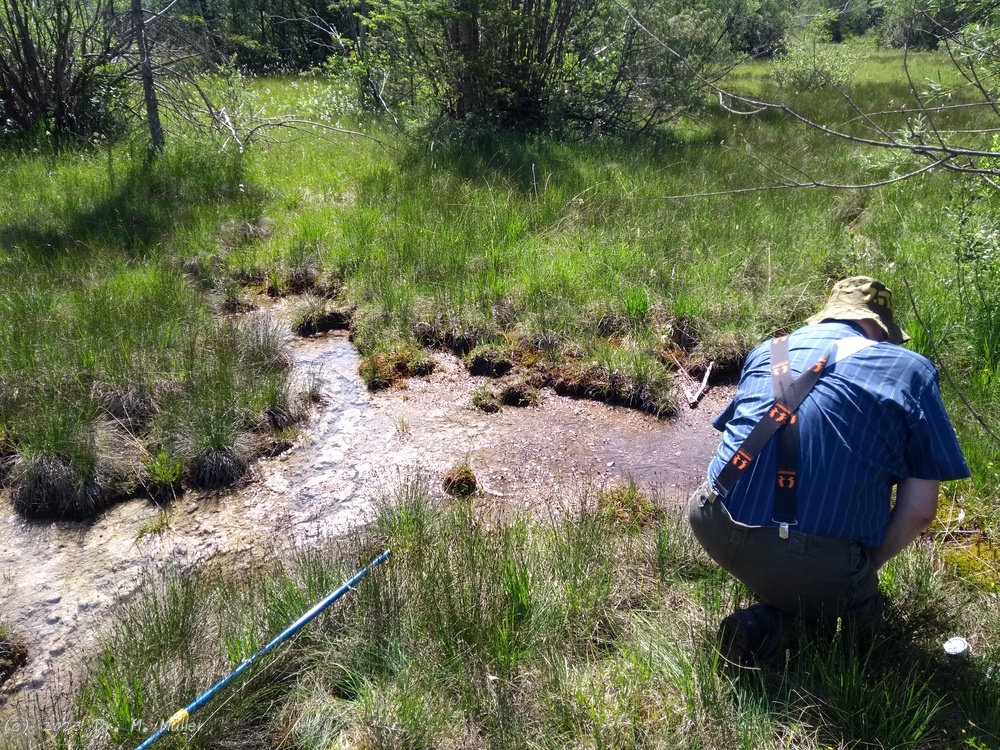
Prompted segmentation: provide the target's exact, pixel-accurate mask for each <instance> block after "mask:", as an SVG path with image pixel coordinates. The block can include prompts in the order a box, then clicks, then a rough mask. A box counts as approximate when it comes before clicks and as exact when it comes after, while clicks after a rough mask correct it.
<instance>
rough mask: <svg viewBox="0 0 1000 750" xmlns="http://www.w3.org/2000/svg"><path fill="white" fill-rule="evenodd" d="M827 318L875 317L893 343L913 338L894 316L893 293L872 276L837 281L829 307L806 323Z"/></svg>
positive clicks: (872, 318) (859, 318) (860, 318)
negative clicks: (898, 323)
mask: <svg viewBox="0 0 1000 750" xmlns="http://www.w3.org/2000/svg"><path fill="white" fill-rule="evenodd" d="M824 320H873V321H875V323H877V324H878V326H879V328H881V329H882V330H883V331H885V333H886V335H887V336H888V337H889V341H891V342H892V343H894V344H902V343H904V342H906V341H909V340H910V337H909V336H907V335H906V332H905V331H903V329H902V328H900V327H899V326H898V325H896V322H895V321H894V320H893V319H892V292H891V291H889V289H888V287H886V285H885V284H883V283H882V282H881V281H876V280H875V279H873V278H870V277H868V276H852V277H851V278H849V279H843V280H842V281H838V282H837V283H836V284H834V285H833V291H832V292H830V299H828V300H827V301H826V307H824V308H823V309H822V310H820V311H819V312H818V313H816V314H815V315H813V316H812V317H811V318H809V319H808V320H807V321H806V323H822V322H823V321H824Z"/></svg>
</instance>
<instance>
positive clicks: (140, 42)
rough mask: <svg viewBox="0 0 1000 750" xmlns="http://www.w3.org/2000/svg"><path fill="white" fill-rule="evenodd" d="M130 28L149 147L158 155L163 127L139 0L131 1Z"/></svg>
mask: <svg viewBox="0 0 1000 750" xmlns="http://www.w3.org/2000/svg"><path fill="white" fill-rule="evenodd" d="M132 28H133V30H134V32H135V44H136V48H137V49H138V52H139V77H140V78H141V79H142V95H143V99H144V100H145V103H146V122H147V123H148V125H149V140H150V146H151V147H152V150H153V151H154V152H155V153H158V154H159V153H162V152H163V148H164V146H165V142H164V137H163V125H162V124H161V123H160V105H159V102H158V101H157V100H156V87H155V86H154V82H153V61H152V60H150V58H149V47H148V45H147V44H146V18H145V16H144V15H143V11H142V2H141V0H132Z"/></svg>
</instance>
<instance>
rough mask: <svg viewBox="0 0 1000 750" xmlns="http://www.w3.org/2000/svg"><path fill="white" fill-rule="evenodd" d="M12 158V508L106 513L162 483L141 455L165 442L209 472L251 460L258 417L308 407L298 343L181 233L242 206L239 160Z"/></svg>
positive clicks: (8, 329) (6, 269)
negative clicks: (296, 364) (242, 303)
mask: <svg viewBox="0 0 1000 750" xmlns="http://www.w3.org/2000/svg"><path fill="white" fill-rule="evenodd" d="M4 160H5V161H6V162H7V164H5V167H6V166H9V167H10V169H9V170H8V171H5V173H4V174H5V178H4V179H5V181H7V182H8V183H9V184H12V185H15V186H20V187H24V190H23V191H13V192H5V200H4V201H3V202H2V204H0V218H2V228H0V247H2V252H0V275H2V277H3V278H4V279H5V283H4V287H3V290H2V292H0V423H2V425H3V427H2V430H0V458H2V459H3V461H2V462H0V465H3V466H4V467H6V468H7V469H8V470H9V481H10V483H11V485H12V494H13V499H14V505H15V507H16V508H18V509H19V510H20V511H22V512H23V513H24V514H26V515H28V516H43V517H53V518H87V517H91V516H93V515H94V514H95V513H96V512H98V511H99V510H100V509H101V508H102V507H104V506H105V505H107V504H108V503H109V502H111V501H113V500H115V499H118V498H121V497H127V496H130V495H132V494H135V493H137V492H141V490H142V488H143V486H144V485H148V484H150V483H151V482H152V483H155V481H156V480H155V479H153V478H151V477H149V476H148V474H147V472H146V471H145V468H144V467H145V466H147V465H149V462H148V460H147V459H149V458H150V457H151V456H154V455H158V454H159V453H161V452H162V451H167V452H168V454H169V453H173V454H175V455H176V456H177V457H178V458H180V459H182V460H183V461H185V462H186V464H187V467H188V472H189V475H190V477H191V479H192V481H193V482H195V483H197V484H202V485H205V486H218V485H219V484H220V483H225V482H227V481H231V480H232V479H233V478H234V477H235V476H239V475H240V474H242V472H243V471H244V470H245V468H246V465H247V462H248V460H249V458H250V457H251V455H252V453H253V450H254V448H253V447H252V446H251V445H250V442H251V441H248V440H247V439H246V435H247V433H248V432H249V431H251V430H254V429H257V428H264V430H263V432H265V433H266V428H267V427H269V426H275V427H279V428H282V427H286V426H287V425H288V423H289V412H290V411H291V410H293V409H294V408H295V407H294V394H291V393H290V391H289V388H288V383H287V375H288V369H289V365H290V360H289V359H288V356H287V353H284V351H283V350H284V347H285V344H286V341H285V339H284V338H283V335H282V334H281V331H280V329H278V328H276V324H275V323H274V322H273V321H270V320H269V319H267V318H266V317H265V316H257V317H252V318H247V319H246V320H245V321H244V322H226V321H220V320H219V319H218V318H217V317H216V316H215V315H214V314H213V310H212V308H211V306H210V305H209V301H208V299H207V298H206V296H205V295H204V293H203V292H202V291H201V290H199V289H198V288H197V285H196V283H195V281H194V280H195V278H196V277H194V276H192V274H190V273H185V268H186V266H185V258H184V256H183V254H182V252H180V251H179V250H178V248H177V247H176V246H175V241H176V238H177V237H178V236H179V235H181V236H183V229H184V228H185V227H190V226H197V225H201V224H204V223H206V222H208V223H211V224H212V226H216V227H218V226H221V225H224V224H225V222H226V221H228V220H229V219H228V218H227V217H228V216H229V215H231V214H232V213H234V212H235V213H237V214H239V212H240V210H239V204H240V201H241V198H240V197H239V195H240V194H239V193H238V191H237V190H236V186H235V184H234V183H236V184H238V181H239V180H241V179H243V171H242V166H241V164H240V162H239V160H232V159H227V158H224V157H222V156H216V157H213V158H210V159H202V158H199V157H198V156H196V155H195V154H194V153H193V152H189V151H185V150H184V149H182V148H177V149H176V150H175V151H174V152H172V154H171V155H170V156H169V157H168V158H166V159H164V160H163V161H162V162H159V163H157V164H156V165H153V166H150V165H147V164H145V163H142V162H140V163H134V162H133V161H132V160H131V158H130V157H129V155H128V154H127V153H121V154H118V153H113V154H111V155H110V156H105V155H102V154H90V155H88V154H73V155H66V156H62V157H58V158H57V157H39V158H38V159H37V160H32V159H26V158H22V159H19V160H16V161H15V160H14V159H12V158H11V157H10V156H6V157H4ZM46 162H48V164H47V166H48V168H49V169H50V170H51V176H50V177H49V178H48V179H46V178H45V177H44V176H42V175H40V174H39V173H38V168H39V167H41V166H44V165H45V163H46ZM234 204H235V208H234ZM203 239H204V238H203ZM213 283H214V280H213ZM258 442H259V441H258ZM206 464H207V465H208V466H209V467H210V468H207V469H206V468H205V465H206ZM216 464H221V465H222V466H221V468H211V467H213V466H215V465H216Z"/></svg>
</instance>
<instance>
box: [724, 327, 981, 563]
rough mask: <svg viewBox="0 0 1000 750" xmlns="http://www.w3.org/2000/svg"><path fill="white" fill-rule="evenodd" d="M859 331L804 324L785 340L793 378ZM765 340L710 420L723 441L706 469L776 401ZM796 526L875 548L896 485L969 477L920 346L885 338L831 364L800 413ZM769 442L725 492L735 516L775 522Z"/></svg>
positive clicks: (731, 449)
mask: <svg viewBox="0 0 1000 750" xmlns="http://www.w3.org/2000/svg"><path fill="white" fill-rule="evenodd" d="M858 335H864V331H863V329H862V328H861V327H860V326H859V325H856V324H854V323H849V322H844V321H832V322H825V323H818V324H815V325H807V326H804V327H802V328H800V329H798V330H797V331H795V332H793V333H792V334H791V336H790V338H789V359H790V364H791V370H792V375H793V377H795V376H797V375H798V374H799V373H800V372H802V370H803V369H804V368H806V367H810V366H811V365H812V364H813V363H814V362H815V361H816V360H817V359H819V357H820V356H821V355H822V354H823V353H824V352H826V351H827V350H828V349H829V348H830V346H831V345H832V344H833V343H834V342H836V341H837V340H839V339H842V338H846V337H849V336H858ZM770 359H771V353H770V342H765V343H763V344H761V345H760V346H758V347H756V348H755V349H754V350H753V351H752V352H751V353H750V355H749V356H748V357H747V360H746V362H745V363H744V366H743V373H742V375H741V377H740V384H739V387H738V388H737V391H736V395H735V396H734V397H733V400H732V401H731V402H730V404H729V406H728V407H727V408H726V410H725V411H724V412H723V413H722V414H720V415H719V416H718V417H716V419H715V421H714V423H713V424H714V425H715V428H716V429H718V430H721V431H722V432H723V436H722V442H721V443H720V444H719V448H718V450H717V451H716V453H715V457H714V458H713V459H712V462H711V464H710V465H709V468H708V478H709V480H710V481H712V482H713V483H714V482H715V480H716V479H717V478H718V476H719V473H720V472H721V470H722V467H723V466H725V464H726V463H727V462H728V461H729V459H730V458H731V457H732V456H733V454H735V453H736V450H737V449H738V448H739V446H740V445H741V444H742V443H743V441H744V440H745V439H746V436H747V435H749V434H750V430H752V429H753V426H754V425H755V424H756V423H757V422H758V421H759V420H760V418H761V417H762V416H763V414H764V412H765V411H766V410H767V409H768V407H769V406H770V405H771V404H772V403H773V402H774V395H773V393H772V390H771V372H770ZM798 416H799V433H800V441H801V443H800V457H799V468H798V492H797V497H798V511H797V514H796V515H797V519H798V526H797V527H796V529H797V530H798V531H801V532H803V533H806V534H815V535H818V536H829V537H838V538H842V539H855V540H857V541H859V542H861V543H862V544H865V545H867V546H869V547H876V546H878V545H879V544H881V543H882V540H883V538H884V537H885V529H886V526H887V524H888V522H889V510H890V501H891V496H892V488H893V485H895V484H896V483H898V482H899V481H900V480H902V479H906V478H909V477H913V478H917V479H937V480H948V479H962V478H964V477H968V476H969V467H968V466H967V465H966V463H965V458H964V456H963V455H962V450H961V448H960V447H959V445H958V440H957V438H956V437H955V431H954V429H953V428H952V426H951V422H950V421H949V419H948V415H947V413H946V412H945V409H944V404H943V403H942V402H941V393H940V390H939V387H938V376H937V370H936V368H935V367H934V365H933V364H932V363H931V362H930V361H929V360H928V359H927V358H926V357H923V356H921V355H920V354H917V353H916V352H913V351H910V350H909V349H904V348H903V347H901V346H896V345H895V344H891V343H888V342H881V343H879V344H876V345H874V346H869V347H867V348H865V349H862V350H861V351H859V352H856V353H855V354H852V355H851V356H849V357H847V358H846V359H844V360H842V361H840V362H837V363H833V364H830V365H828V366H827V368H826V369H825V370H824V371H823V374H822V375H821V376H820V378H819V381H818V382H817V383H816V385H815V386H814V387H813V390H812V391H811V392H810V393H809V395H808V396H807V397H806V400H805V401H804V402H803V403H802V405H801V406H800V407H799V410H798ZM775 471H776V469H775V440H773V439H772V440H771V441H770V442H769V443H768V444H767V446H765V448H764V450H763V451H761V453H760V455H759V456H758V457H757V459H756V460H755V461H754V462H753V463H752V464H751V465H750V467H749V468H748V469H747V470H746V472H744V475H743V476H741V477H740V479H739V481H738V482H737V483H736V485H735V486H734V487H733V489H732V491H731V492H730V493H729V495H728V496H727V497H726V498H725V503H726V508H727V509H728V510H729V512H730V513H731V514H732V516H733V518H734V519H735V520H737V521H739V522H740V523H744V524H747V525H749V526H774V525H776V524H775V523H774V521H772V512H773V506H774V484H775Z"/></svg>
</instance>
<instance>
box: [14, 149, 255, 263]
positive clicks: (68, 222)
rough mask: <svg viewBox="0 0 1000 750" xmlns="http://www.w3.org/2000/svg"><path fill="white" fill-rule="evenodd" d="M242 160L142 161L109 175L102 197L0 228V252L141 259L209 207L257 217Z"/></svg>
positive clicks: (185, 156)
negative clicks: (115, 255)
mask: <svg viewBox="0 0 1000 750" xmlns="http://www.w3.org/2000/svg"><path fill="white" fill-rule="evenodd" d="M243 182H244V165H243V162H242V160H241V159H240V158H236V157H229V156H225V155H220V154H212V155H203V154H199V153H196V152H194V151H193V150H191V151H190V152H184V151H179V152H177V153H172V154H168V155H166V156H163V157H161V158H160V159H159V160H157V161H155V162H145V161H137V162H135V163H134V164H131V165H130V166H128V167H127V168H126V171H125V173H124V174H120V173H119V174H114V173H112V174H111V175H110V179H109V180H108V183H109V184H108V186H107V188H106V190H103V191H101V193H100V194H98V195H81V196H75V199H74V200H69V201H65V202H64V203H63V205H59V204H58V203H57V201H58V199H56V198H50V199H49V200H50V204H49V205H44V204H43V205H40V206H39V207H38V208H39V215H40V216H41V217H44V218H40V216H39V215H29V216H25V217H23V219H22V220H21V221H19V222H12V223H8V224H5V225H3V226H0V247H3V248H6V249H9V250H13V249H17V250H19V251H20V253H21V254H22V257H23V258H24V260H25V261H28V262H38V261H45V260H52V259H55V258H57V257H60V256H64V255H65V254H67V253H70V252H72V253H73V254H74V256H75V257H78V258H80V259H83V260H85V259H87V257H88V256H91V255H93V254H95V253H101V254H104V253H107V252H109V251H110V252H119V253H123V254H124V255H126V256H127V257H129V258H130V259H135V260H141V259H143V258H145V257H146V256H147V255H148V254H149V253H150V252H152V251H154V250H155V249H156V248H157V247H158V246H159V245H160V243H162V241H163V240H164V238H167V237H170V236H171V235H173V234H174V233H176V232H177V230H178V229H182V228H183V227H185V226H186V225H189V224H190V223H191V222H193V221H194V220H195V219H196V218H197V217H198V216H199V213H200V212H201V211H203V209H204V207H205V206H206V205H212V206H216V207H218V208H219V214H220V215H223V216H224V215H225V214H227V213H238V214H239V215H241V216H242V215H244V214H249V213H259V212H260V210H261V206H262V204H263V196H262V195H254V194H253V193H252V192H251V193H248V192H246V191H245V190H244V185H243Z"/></svg>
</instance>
